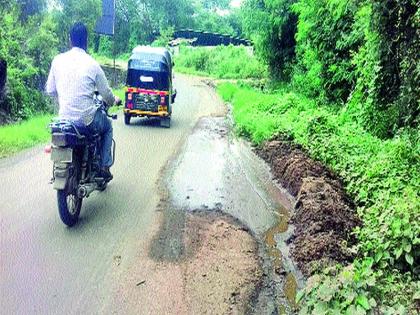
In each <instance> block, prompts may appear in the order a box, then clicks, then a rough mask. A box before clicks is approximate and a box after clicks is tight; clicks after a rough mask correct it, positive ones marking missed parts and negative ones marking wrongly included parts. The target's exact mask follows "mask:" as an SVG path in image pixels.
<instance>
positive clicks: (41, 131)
mask: <svg viewBox="0 0 420 315" xmlns="http://www.w3.org/2000/svg"><path fill="white" fill-rule="evenodd" d="M52 117H53V116H52V115H49V114H47V115H40V116H37V117H33V118H30V119H29V120H26V121H22V122H20V123H17V124H13V125H7V126H1V127H0V158H4V157H7V156H10V155H12V154H14V153H17V152H19V151H21V150H23V149H27V148H30V147H32V146H35V145H37V144H40V143H44V142H47V141H48V140H49V138H50V132H49V129H48V128H47V126H48V123H49V122H50V121H51V118H52Z"/></svg>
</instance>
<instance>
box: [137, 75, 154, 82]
mask: <svg viewBox="0 0 420 315" xmlns="http://www.w3.org/2000/svg"><path fill="white" fill-rule="evenodd" d="M140 81H141V82H153V77H146V76H143V75H142V76H141V77H140Z"/></svg>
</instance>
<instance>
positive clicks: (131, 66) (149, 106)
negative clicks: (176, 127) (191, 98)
mask: <svg viewBox="0 0 420 315" xmlns="http://www.w3.org/2000/svg"><path fill="white" fill-rule="evenodd" d="M172 66H173V63H172V58H171V54H170V53H169V51H168V50H167V49H165V48H153V47H148V46H137V47H136V48H134V49H133V51H132V55H131V57H130V59H129V61H128V69H127V82H126V93H125V107H124V122H125V124H126V125H129V124H130V120H131V118H132V117H148V118H158V119H159V120H160V125H161V126H163V127H166V128H170V126H171V115H172V104H173V103H174V101H175V97H176V91H174V89H173V86H172Z"/></svg>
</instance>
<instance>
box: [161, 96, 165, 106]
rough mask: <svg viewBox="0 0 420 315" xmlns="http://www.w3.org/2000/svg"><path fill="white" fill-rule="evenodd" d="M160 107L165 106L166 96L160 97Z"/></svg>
mask: <svg viewBox="0 0 420 315" xmlns="http://www.w3.org/2000/svg"><path fill="white" fill-rule="evenodd" d="M160 105H165V96H161V97H160Z"/></svg>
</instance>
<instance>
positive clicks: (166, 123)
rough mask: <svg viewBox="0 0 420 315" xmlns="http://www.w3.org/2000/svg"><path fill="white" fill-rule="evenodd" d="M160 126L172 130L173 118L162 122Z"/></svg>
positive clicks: (164, 119) (163, 119)
mask: <svg viewBox="0 0 420 315" xmlns="http://www.w3.org/2000/svg"><path fill="white" fill-rule="evenodd" d="M160 126H161V127H165V128H171V118H170V117H166V118H162V119H161V120H160Z"/></svg>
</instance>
